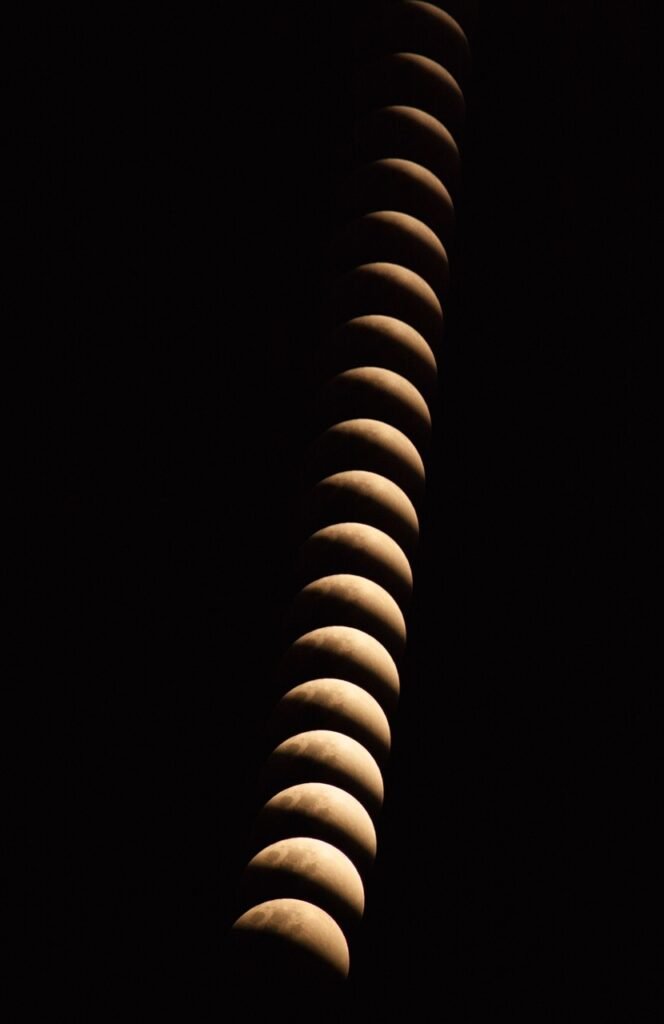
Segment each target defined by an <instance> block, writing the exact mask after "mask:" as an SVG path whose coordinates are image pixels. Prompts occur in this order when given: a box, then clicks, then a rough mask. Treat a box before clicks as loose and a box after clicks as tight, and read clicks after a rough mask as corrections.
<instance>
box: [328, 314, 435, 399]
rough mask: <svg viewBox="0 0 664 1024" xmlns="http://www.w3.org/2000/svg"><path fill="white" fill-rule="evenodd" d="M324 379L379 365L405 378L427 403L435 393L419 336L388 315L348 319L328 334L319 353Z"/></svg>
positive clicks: (431, 361)
mask: <svg viewBox="0 0 664 1024" xmlns="http://www.w3.org/2000/svg"><path fill="white" fill-rule="evenodd" d="M320 362H321V372H322V373H323V374H324V377H323V378H321V379H327V378H328V377H330V376H333V375H336V374H337V373H343V371H344V370H352V369H354V368H356V367H360V366H382V367H384V368H385V369H386V370H392V371H393V372H394V373H398V374H399V375H400V376H401V377H405V378H406V380H409V381H410V382H411V384H412V385H413V386H414V387H416V388H417V390H418V391H419V392H420V393H421V394H422V395H423V396H424V398H425V399H426V400H427V401H429V402H430V401H431V399H432V398H433V396H434V395H435V393H436V386H437V376H438V371H437V367H436V359H435V357H434V354H433V352H432V350H431V347H430V346H429V345H428V344H427V343H426V341H425V340H424V338H423V337H422V335H421V334H420V333H419V332H418V331H416V330H415V328H414V327H411V326H410V324H407V323H404V321H403V320H397V319H396V318H395V317H391V316H381V315H379V314H371V315H368V316H358V317H355V318H354V319H353V320H348V321H347V322H346V323H345V324H342V325H341V327H338V328H337V329H336V330H335V331H333V332H332V334H331V335H329V337H328V339H327V343H326V345H325V347H324V348H323V349H322V351H321V353H320Z"/></svg>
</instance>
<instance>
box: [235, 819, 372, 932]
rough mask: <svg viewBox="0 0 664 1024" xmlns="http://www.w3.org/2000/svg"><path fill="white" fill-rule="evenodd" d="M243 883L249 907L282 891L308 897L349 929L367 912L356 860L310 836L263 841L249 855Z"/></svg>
mask: <svg viewBox="0 0 664 1024" xmlns="http://www.w3.org/2000/svg"><path fill="white" fill-rule="evenodd" d="M241 887H242V895H241V899H242V902H243V903H244V904H245V906H247V907H250V906H253V905H255V904H256V903H263V902H264V901H265V900H273V899H281V898H283V897H288V898H292V899H299V900H307V902H309V903H313V904H314V905H315V906H317V907H320V908H321V909H322V910H325V911H327V913H328V914H330V916H331V917H333V918H334V920H335V921H336V922H337V924H338V925H339V926H340V927H341V928H342V930H343V931H344V932H345V933H346V934H348V932H349V929H352V928H353V927H354V926H355V925H357V923H358V922H359V921H360V919H361V918H362V914H363V913H364V887H363V885H362V879H361V878H360V875H359V872H358V870H357V868H356V867H355V865H354V864H353V862H352V861H351V860H350V859H349V858H348V857H347V856H346V854H345V853H342V852H341V850H338V849H337V848H336V846H332V845H331V844H330V843H327V842H324V841H323V840H322V839H312V838H311V837H309V836H295V837H293V838H291V839H280V840H278V842H276V843H272V844H271V845H270V846H267V847H265V849H263V850H261V851H260V852H259V853H257V854H256V856H255V857H252V859H251V860H250V861H249V863H248V865H247V867H246V868H245V872H244V876H243V878H242V882H241Z"/></svg>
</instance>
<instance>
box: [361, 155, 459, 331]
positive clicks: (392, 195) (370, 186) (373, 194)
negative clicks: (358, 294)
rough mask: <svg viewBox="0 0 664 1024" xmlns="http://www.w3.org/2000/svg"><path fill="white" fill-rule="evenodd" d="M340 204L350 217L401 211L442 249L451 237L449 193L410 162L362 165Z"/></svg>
mask: <svg viewBox="0 0 664 1024" xmlns="http://www.w3.org/2000/svg"><path fill="white" fill-rule="evenodd" d="M342 202H343V206H344V207H345V212H346V214H347V216H349V217H361V216H363V215H364V214H366V213H374V212H375V211H376V210H400V211H401V212H402V213H409V214H410V215H411V217H417V219H418V220H421V221H423V222H424V223H425V224H428V226H429V227H430V228H431V230H432V231H434V232H435V233H436V234H437V235H438V237H439V239H440V240H441V242H442V243H443V245H446V244H447V243H448V242H449V241H450V239H451V237H452V232H453V228H454V205H453V203H452V198H451V196H450V194H449V192H448V191H447V189H446V188H445V186H444V184H443V182H442V181H441V180H440V178H437V177H436V175H435V174H433V172H432V171H430V170H428V169H427V168H426V167H422V166H421V165H420V164H416V163H414V162H413V161H412V160H402V159H401V158H399V157H387V158H385V159H384V160H374V161H372V163H368V164H362V166H361V167H359V168H358V169H357V171H356V172H355V174H354V175H353V176H352V178H350V179H349V180H348V181H347V182H346V184H345V187H344V190H343V195H342ZM371 312H373V311H371Z"/></svg>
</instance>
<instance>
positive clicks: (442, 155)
mask: <svg viewBox="0 0 664 1024" xmlns="http://www.w3.org/2000/svg"><path fill="white" fill-rule="evenodd" d="M359 137H360V156H361V157H362V156H363V157H365V158H366V159H368V160H376V159H380V157H384V156H388V155H389V156H400V157H403V158H404V159H406V160H412V161H413V162H414V163H416V164H421V166H422V167H428V168H429V170H430V171H433V173H434V174H435V175H436V177H437V178H440V180H441V181H444V182H445V184H446V185H447V187H448V188H449V189H450V191H453V190H454V189H455V188H457V187H458V184H459V178H460V173H461V160H460V158H459V148H458V146H457V144H456V142H455V141H454V138H453V137H452V135H451V133H450V132H449V130H448V129H447V128H446V127H445V125H444V124H442V123H441V122H440V121H439V120H438V118H436V117H433V115H432V114H427V113H426V112H425V111H424V110H420V109H419V108H418V107H417V106H414V107H407V106H404V105H403V104H397V105H394V106H390V107H382V108H380V109H378V110H372V111H371V112H370V113H369V114H366V115H365V117H364V119H363V121H362V123H361V125H360V127H359Z"/></svg>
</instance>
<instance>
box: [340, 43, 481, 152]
mask: <svg viewBox="0 0 664 1024" xmlns="http://www.w3.org/2000/svg"><path fill="white" fill-rule="evenodd" d="M355 95H356V97H357V101H358V105H359V107H360V109H362V110H367V109H375V108H376V107H386V106H392V105H393V104H395V103H405V104H408V105H409V106H412V107H418V108H419V109H420V110H425V111H426V112H427V113H429V114H432V115H433V117H435V118H437V119H438V120H439V121H441V122H442V123H443V124H444V125H445V126H446V128H449V129H450V131H452V133H454V130H455V129H456V128H457V127H458V126H459V125H460V124H462V122H463V121H464V118H465V114H466V104H465V101H464V97H463V93H462V92H461V89H460V88H459V85H458V83H457V82H456V80H455V79H454V78H453V76H452V75H451V74H450V73H449V71H447V69H446V68H444V67H442V65H441V64H438V63H437V62H436V61H433V60H431V59H430V58H429V57H423V56H422V55H421V54H419V53H390V54H388V55H387V56H386V57H381V58H380V59H379V60H376V61H372V62H371V63H370V64H365V65H363V66H362V68H361V69H360V70H359V71H358V74H357V76H356V86H355Z"/></svg>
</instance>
